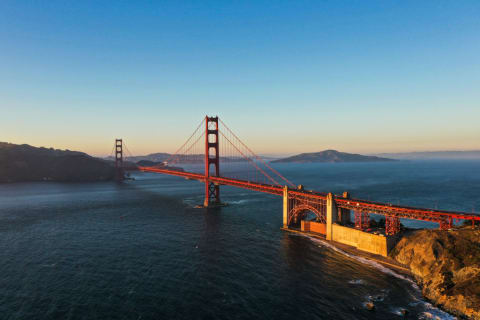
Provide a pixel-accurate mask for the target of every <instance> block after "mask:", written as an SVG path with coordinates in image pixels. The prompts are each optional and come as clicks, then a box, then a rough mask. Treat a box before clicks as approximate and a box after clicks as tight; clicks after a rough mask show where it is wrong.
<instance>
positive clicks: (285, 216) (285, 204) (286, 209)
mask: <svg viewBox="0 0 480 320" xmlns="http://www.w3.org/2000/svg"><path fill="white" fill-rule="evenodd" d="M289 212H290V201H288V187H287V186H285V187H284V188H283V227H284V228H288V213H289Z"/></svg>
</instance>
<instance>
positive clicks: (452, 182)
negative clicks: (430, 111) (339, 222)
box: [0, 161, 480, 319]
mask: <svg viewBox="0 0 480 320" xmlns="http://www.w3.org/2000/svg"><path fill="white" fill-rule="evenodd" d="M276 168H277V169H278V170H280V171H281V172H282V173H283V174H284V175H285V176H287V178H289V179H291V180H292V181H294V182H295V183H297V184H299V183H302V184H304V185H305V187H306V188H307V189H315V190H318V191H332V192H336V193H338V192H342V191H350V192H351V193H352V195H353V196H354V197H359V198H367V199H368V198H369V199H371V200H378V201H386V202H391V203H400V204H405V205H416V206H426V207H436V206H437V207H438V208H443V209H451V210H462V211H469V212H471V211H472V209H474V208H480V199H479V197H478V195H479V194H480V163H479V162H473V161H472V162H465V161H462V162H395V163H376V164H374V163H370V164H316V165H313V164H312V165H277V166H276ZM133 176H135V178H136V180H135V181H127V182H125V183H124V184H121V185H117V184H115V183H89V184H58V183H20V184H5V185H0V255H1V263H0V319H292V318H295V319H395V318H398V319H400V318H402V315H401V313H400V311H401V309H402V308H405V309H408V310H409V317H410V318H412V319H418V318H423V319H428V318H440V319H450V318H452V317H451V316H450V315H449V314H447V313H444V312H442V311H441V310H438V309H436V308H434V307H432V306H431V305H430V304H429V303H427V302H426V301H425V300H424V299H422V297H421V293H420V291H419V289H418V288H417V286H416V285H415V284H414V283H413V282H411V281H409V280H408V279H404V278H403V277H402V276H400V275H398V274H396V273H395V272H393V271H391V270H389V269H387V268H384V267H381V266H379V265H376V264H375V263H371V262H368V261H364V260H363V259H361V258H358V257H355V256H351V255H346V254H345V253H343V252H341V251H340V250H338V249H336V248H334V247H332V246H330V245H329V244H328V243H326V242H324V241H320V240H316V239H312V238H309V237H305V236H300V235H294V234H289V233H286V232H283V231H281V230H280V226H281V223H282V201H281V199H280V198H279V197H276V196H272V195H265V194H260V193H254V192H250V191H245V190H241V189H235V188H231V187H222V191H221V192H222V200H223V201H226V202H228V203H229V206H227V207H223V208H219V209H209V210H206V209H195V208H194V206H195V205H197V204H199V203H201V202H202V200H203V185H202V184H200V183H198V182H196V181H187V180H184V179H181V178H176V177H169V176H162V175H156V174H149V173H136V174H134V175H133ZM476 211H478V209H477V210H476ZM402 222H403V223H404V224H407V225H410V226H413V227H421V226H425V225H424V224H419V223H418V222H408V221H402ZM433 226H434V225H433ZM369 300H373V301H374V303H375V306H376V309H375V311H368V310H366V309H365V306H364V305H365V303H366V302H367V301H369Z"/></svg>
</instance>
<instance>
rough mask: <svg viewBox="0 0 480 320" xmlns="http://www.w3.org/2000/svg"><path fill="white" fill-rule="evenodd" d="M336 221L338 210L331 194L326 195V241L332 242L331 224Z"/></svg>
mask: <svg viewBox="0 0 480 320" xmlns="http://www.w3.org/2000/svg"><path fill="white" fill-rule="evenodd" d="M337 219H338V209H337V204H336V203H335V198H334V196H333V193H331V192H330V193H329V194H328V195H327V235H326V239H327V240H333V239H332V237H333V224H334V223H335V222H336V221H337Z"/></svg>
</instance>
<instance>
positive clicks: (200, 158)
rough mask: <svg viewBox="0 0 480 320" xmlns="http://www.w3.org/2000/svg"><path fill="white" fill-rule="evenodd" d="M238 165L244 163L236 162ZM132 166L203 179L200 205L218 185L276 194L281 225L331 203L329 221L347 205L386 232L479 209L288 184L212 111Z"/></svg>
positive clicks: (363, 225) (120, 156)
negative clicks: (164, 155) (170, 146)
mask: <svg viewBox="0 0 480 320" xmlns="http://www.w3.org/2000/svg"><path fill="white" fill-rule="evenodd" d="M114 149H115V168H116V178H117V180H118V181H122V180H123V179H124V171H125V168H124V150H123V149H124V143H123V140H122V139H116V142H115V146H114ZM182 163H183V164H193V165H187V167H188V169H187V170H183V169H182V170H179V169H178V168H175V167H174V166H175V165H177V164H182ZM199 164H200V165H199ZM241 166H243V167H244V168H239V167H241ZM220 168H222V171H221V170H220ZM138 169H139V170H140V171H143V172H152V173H158V174H166V175H171V176H177V177H182V178H186V179H190V180H197V181H199V182H201V183H203V184H204V188H205V199H204V202H203V207H206V208H208V207H218V206H221V205H222V202H221V200H220V199H221V198H220V187H221V186H233V187H237V188H243V189H248V190H252V191H256V192H263V193H268V194H272V195H277V196H282V197H283V227H284V228H289V227H290V226H294V225H297V224H298V223H299V221H301V220H302V219H305V218H306V217H307V214H309V213H313V214H314V215H315V218H316V220H317V221H318V222H320V223H326V220H327V216H328V215H327V210H328V207H329V206H331V204H332V203H333V205H334V207H335V213H336V217H335V221H338V222H340V223H344V224H348V223H350V216H351V211H353V213H354V215H353V216H354V225H355V228H357V229H360V230H366V229H368V227H369V224H370V214H376V215H381V216H384V217H385V234H386V235H396V234H397V233H399V232H400V219H412V220H421V221H430V222H435V223H438V225H439V228H440V229H442V230H448V229H450V228H452V227H453V225H454V224H455V223H458V222H459V221H461V220H463V221H471V224H472V226H475V223H476V222H477V221H480V215H477V214H474V213H467V212H457V211H445V210H437V209H427V208H416V207H409V206H401V205H392V204H389V203H381V202H375V201H367V200H362V199H355V198H351V197H350V195H349V193H348V192H344V193H343V194H342V195H334V194H332V193H326V192H318V191H313V190H305V189H304V188H303V186H302V185H298V186H297V185H295V184H293V183H292V182H291V181H289V180H288V179H287V178H285V177H284V176H283V175H282V174H280V173H279V172H278V171H277V170H275V169H274V168H273V167H272V166H270V165H269V164H268V163H267V162H266V161H265V160H264V159H262V158H261V157H259V156H257V155H256V154H255V153H254V152H253V151H252V150H251V149H250V148H249V147H248V146H247V145H246V144H244V143H243V142H242V141H241V140H240V139H239V138H238V137H237V136H236V135H235V134H234V133H233V131H232V130H230V129H229V128H228V127H227V126H226V125H225V123H224V122H223V121H222V120H220V119H219V118H218V117H209V116H206V117H205V118H204V119H203V120H202V121H201V123H200V124H199V125H198V126H197V128H196V129H195V131H194V132H193V133H192V134H191V136H190V137H189V138H188V139H187V140H186V142H185V143H184V144H183V145H182V146H181V147H180V148H178V150H177V151H176V152H175V153H174V154H172V155H171V156H170V157H169V158H168V159H167V160H166V161H165V162H164V164H163V165H155V166H140V167H138Z"/></svg>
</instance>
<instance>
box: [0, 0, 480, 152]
mask: <svg viewBox="0 0 480 320" xmlns="http://www.w3.org/2000/svg"><path fill="white" fill-rule="evenodd" d="M479 16H480V3H479V2H478V1H462V2H447V1H436V2H417V1H402V2H401V3H396V2H384V1H371V2H368V4H367V3H364V2H357V1H351V2H343V3H342V4H341V3H339V2H333V1H325V2H317V1H295V2H293V1H292V2H274V3H271V2H267V1H246V2H224V1H206V2H190V1H185V2H183V1H182V2H178V1H166V2H162V3H156V2H154V3H149V2H135V3H113V2H112V3H109V4H106V3H97V4H95V5H93V4H92V3H89V4H86V3H83V2H76V3H64V2H60V1H51V2H48V3H44V2H23V3H18V2H13V1H2V3H1V4H0V70H1V72H0V97H1V99H0V112H1V117H0V128H1V129H2V130H1V135H0V141H4V142H11V143H16V144H23V143H26V144H30V145H33V146H44V147H54V148H59V149H70V150H78V151H83V152H86V153H89V154H92V155H96V156H105V155H108V154H109V153H110V151H111V149H112V146H113V143H114V139H115V138H123V139H124V140H125V142H126V144H127V146H128V148H129V149H130V151H131V152H132V153H133V154H135V155H143V154H148V153H154V152H169V153H172V152H174V151H175V150H176V148H178V147H179V146H180V145H181V144H182V143H183V142H184V141H185V140H186V139H187V138H188V137H189V135H190V134H191V133H192V132H193V130H194V129H195V128H196V126H197V125H198V124H199V122H200V121H201V120H202V119H203V117H205V115H212V116H213V115H218V116H219V117H220V118H221V119H222V120H223V121H224V122H225V123H226V124H228V126H229V127H230V128H231V129H232V130H234V131H235V133H236V134H238V136H239V137H240V138H241V139H242V140H243V141H245V142H246V144H247V145H248V146H249V147H251V148H252V149H253V150H254V151H255V152H256V153H258V154H264V155H289V154H295V153H302V152H317V151H322V150H325V149H335V150H339V151H343V152H352V153H360V154H370V153H381V152H410V151H443V150H453V151H455V150H480V129H479V128H478V119H480V90H478V84H479V83H480V33H479V32H478V30H480V20H479V19H478V17H479Z"/></svg>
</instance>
